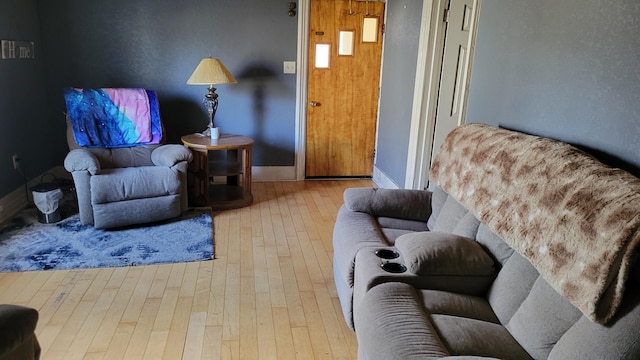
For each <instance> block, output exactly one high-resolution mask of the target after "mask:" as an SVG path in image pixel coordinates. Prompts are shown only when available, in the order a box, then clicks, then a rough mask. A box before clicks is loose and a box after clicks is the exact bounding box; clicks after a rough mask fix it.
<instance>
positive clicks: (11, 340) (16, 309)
mask: <svg viewBox="0 0 640 360" xmlns="http://www.w3.org/2000/svg"><path fill="white" fill-rule="evenodd" d="M37 322H38V311H37V310H36V309H32V308H29V307H25V306H20V305H11V304H2V305H0V354H2V355H1V356H2V358H4V355H6V354H7V353H11V351H13V350H14V349H15V348H17V347H18V346H19V345H20V344H21V343H22V342H24V341H25V340H26V339H29V338H30V337H31V336H33V335H34V331H35V329H36V324H37ZM14 355H15V354H14Z"/></svg>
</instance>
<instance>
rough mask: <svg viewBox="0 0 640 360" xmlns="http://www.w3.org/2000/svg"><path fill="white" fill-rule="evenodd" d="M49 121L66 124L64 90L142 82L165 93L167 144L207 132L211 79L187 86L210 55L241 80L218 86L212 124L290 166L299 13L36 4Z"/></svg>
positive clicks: (156, 2) (247, 0) (151, 2)
mask: <svg viewBox="0 0 640 360" xmlns="http://www.w3.org/2000/svg"><path fill="white" fill-rule="evenodd" d="M39 11H40V18H41V26H42V31H43V42H44V44H45V47H46V49H45V50H46V57H47V61H48V65H47V67H48V70H49V77H48V84H49V94H50V96H51V97H52V99H57V102H56V103H55V104H53V105H52V109H53V111H52V113H51V115H50V116H51V118H52V121H57V122H59V123H60V122H62V121H63V118H62V117H61V116H60V114H61V112H62V111H63V110H64V101H63V98H62V93H61V91H62V88H63V87H64V86H76V87H144V88H149V89H154V90H156V91H157V92H158V97H159V100H160V111H161V115H162V117H163V121H164V124H165V127H166V130H167V131H166V134H167V138H168V141H169V142H179V141H180V136H182V135H185V134H188V133H192V132H196V131H202V130H204V129H205V128H206V125H207V124H208V120H207V114H206V112H205V110H204V108H203V107H202V97H203V95H204V93H205V92H206V86H193V85H187V84H186V81H187V79H188V78H189V76H190V75H191V72H193V70H194V69H195V67H196V66H197V65H198V63H199V61H200V60H201V59H202V58H203V57H207V56H208V55H211V56H213V57H217V58H219V59H220V60H222V62H223V63H224V64H225V65H226V67H227V68H228V69H229V70H230V71H231V73H232V74H234V76H235V77H236V78H237V79H238V84H233V85H219V86H218V87H217V89H218V91H217V92H218V94H219V95H220V98H219V99H220V105H219V108H218V112H217V114H216V118H215V122H216V125H217V126H220V127H221V131H222V132H223V133H225V132H226V133H237V134H242V135H247V136H251V137H253V138H254V139H255V140H256V145H255V147H254V152H253V154H254V156H253V164H254V165H256V166H287V165H288V166H293V163H294V155H295V154H294V151H295V149H294V143H295V134H294V125H295V118H294V116H295V75H285V74H282V61H283V60H295V58H296V40H297V17H289V16H288V15H287V12H288V6H287V2H282V1H277V0H269V1H265V0H244V1H233V0H212V1H201V0H185V1H174V0H136V1H129V0H110V1H86V0H59V1H46V0H42V1H40V2H39Z"/></svg>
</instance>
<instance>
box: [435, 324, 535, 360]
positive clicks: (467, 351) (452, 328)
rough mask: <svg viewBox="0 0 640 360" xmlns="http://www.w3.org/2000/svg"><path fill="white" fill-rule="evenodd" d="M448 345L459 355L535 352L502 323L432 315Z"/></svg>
mask: <svg viewBox="0 0 640 360" xmlns="http://www.w3.org/2000/svg"><path fill="white" fill-rule="evenodd" d="M430 319H431V321H432V322H433V325H434V326H435V328H436V331H438V334H439V335H440V338H441V339H442V341H443V343H444V345H445V346H446V347H447V349H448V350H449V351H450V352H451V354H455V355H470V356H483V357H495V358H499V359H504V360H507V359H513V360H524V359H531V356H529V354H527V352H526V351H524V349H523V348H522V347H521V346H520V345H519V344H518V342H517V341H516V340H515V339H514V338H513V337H512V336H511V334H510V333H509V331H507V329H505V328H504V326H502V325H500V324H495V323H492V322H487V321H482V320H476V319H469V318H465V317H460V316H451V315H438V314H433V315H430Z"/></svg>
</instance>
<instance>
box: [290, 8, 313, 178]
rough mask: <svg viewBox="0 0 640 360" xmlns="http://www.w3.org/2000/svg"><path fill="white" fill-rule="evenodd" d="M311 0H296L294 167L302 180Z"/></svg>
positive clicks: (304, 153) (305, 148) (303, 176)
mask: <svg viewBox="0 0 640 360" xmlns="http://www.w3.org/2000/svg"><path fill="white" fill-rule="evenodd" d="M310 8H311V0H298V54H297V56H296V62H297V64H296V74H297V76H296V115H295V116H296V121H295V134H296V141H295V148H296V156H295V160H294V167H295V172H296V180H298V181H300V180H304V179H305V178H306V176H305V169H306V160H305V159H306V154H307V147H306V146H307V140H306V139H307V85H308V83H309V63H308V61H309V52H308V51H307V48H308V47H309V16H310Z"/></svg>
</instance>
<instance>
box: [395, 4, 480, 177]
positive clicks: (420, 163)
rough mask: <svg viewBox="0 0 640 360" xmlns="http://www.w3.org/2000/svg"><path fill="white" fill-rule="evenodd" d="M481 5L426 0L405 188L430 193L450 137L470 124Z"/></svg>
mask: <svg viewBox="0 0 640 360" xmlns="http://www.w3.org/2000/svg"><path fill="white" fill-rule="evenodd" d="M479 8H480V0H425V3H424V9H423V19H429V21H425V22H423V26H422V29H421V35H420V38H421V39H420V53H421V54H423V56H422V57H420V58H419V59H418V69H422V72H421V73H422V76H419V77H418V78H417V79H416V81H417V85H416V88H419V89H422V91H421V92H420V93H416V94H415V97H416V102H417V103H418V106H416V107H414V108H415V109H417V111H414V114H413V116H412V125H411V134H410V142H409V151H408V159H407V173H406V181H405V188H408V189H426V188H427V187H428V185H429V178H428V175H429V168H430V166H431V163H432V162H433V158H434V157H435V155H436V154H437V153H438V151H439V149H440V146H441V144H442V142H443V141H444V138H445V137H446V135H447V134H448V133H449V132H450V131H451V130H453V129H454V128H455V127H456V126H458V125H461V124H463V123H464V122H465V118H466V105H467V98H468V88H469V81H470V74H471V65H472V59H473V50H474V46H475V37H476V32H477V31H476V30H477V29H476V27H477V19H478V16H479V10H480V9H479Z"/></svg>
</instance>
